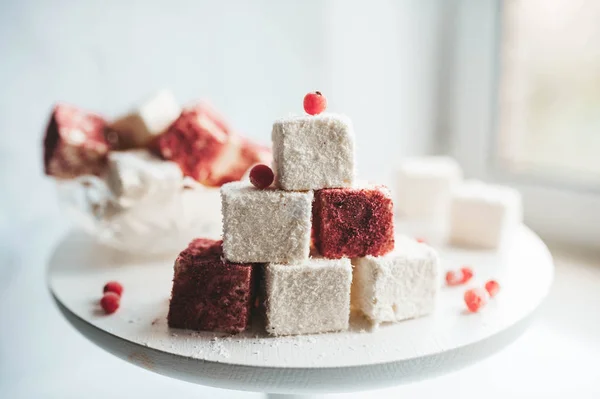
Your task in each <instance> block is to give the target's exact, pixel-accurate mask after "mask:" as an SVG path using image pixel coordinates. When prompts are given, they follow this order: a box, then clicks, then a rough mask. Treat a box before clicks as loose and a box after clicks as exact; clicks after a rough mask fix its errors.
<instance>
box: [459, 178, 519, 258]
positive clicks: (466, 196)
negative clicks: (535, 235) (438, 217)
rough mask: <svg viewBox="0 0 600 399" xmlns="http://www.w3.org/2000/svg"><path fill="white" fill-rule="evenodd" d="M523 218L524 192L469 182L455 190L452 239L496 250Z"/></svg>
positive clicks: (468, 244) (467, 244) (462, 243)
mask: <svg viewBox="0 0 600 399" xmlns="http://www.w3.org/2000/svg"><path fill="white" fill-rule="evenodd" d="M522 220H523V205H522V200H521V194H520V193H519V192H518V191H517V190H515V189H513V188H510V187H506V186H499V185H492V184H486V183H483V182H480V181H466V182H464V183H463V184H461V185H460V186H458V187H457V188H456V189H455V190H454V191H453V193H452V200H451V206H450V241H451V242H452V243H454V244H458V245H464V246H470V247H481V248H488V249H493V248H497V247H498V246H499V245H501V243H502V241H503V240H504V239H505V237H507V236H508V235H509V234H510V232H511V231H513V229H514V228H515V227H516V226H517V225H518V224H520V223H521V222H522Z"/></svg>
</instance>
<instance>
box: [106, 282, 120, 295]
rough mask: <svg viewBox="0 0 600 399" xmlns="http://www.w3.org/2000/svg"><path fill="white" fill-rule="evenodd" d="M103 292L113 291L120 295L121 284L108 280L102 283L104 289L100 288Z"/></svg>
mask: <svg viewBox="0 0 600 399" xmlns="http://www.w3.org/2000/svg"><path fill="white" fill-rule="evenodd" d="M102 292H104V293H105V294H106V293H107V292H114V293H115V294H117V295H118V296H121V294H122V293H123V286H122V285H121V283H119V282H118V281H109V282H108V283H106V284H105V285H104V289H103V290H102Z"/></svg>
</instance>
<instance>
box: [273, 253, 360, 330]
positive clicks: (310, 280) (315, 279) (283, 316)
mask: <svg viewBox="0 0 600 399" xmlns="http://www.w3.org/2000/svg"><path fill="white" fill-rule="evenodd" d="M264 282H265V294H266V316H267V324H266V327H267V332H268V333H269V334H272V335H297V334H313V333H323V332H329V331H341V330H346V329H348V323H349V318H350V286H351V283H352V266H351V264H350V260H349V259H323V258H311V259H309V260H307V261H304V262H302V263H297V264H290V265H281V264H268V265H267V266H266V267H265V281H264Z"/></svg>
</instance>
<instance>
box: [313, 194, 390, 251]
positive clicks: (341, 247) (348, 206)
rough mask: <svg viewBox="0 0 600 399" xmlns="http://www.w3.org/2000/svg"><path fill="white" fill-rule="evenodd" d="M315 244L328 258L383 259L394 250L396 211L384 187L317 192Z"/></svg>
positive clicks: (314, 205) (314, 211)
mask: <svg viewBox="0 0 600 399" xmlns="http://www.w3.org/2000/svg"><path fill="white" fill-rule="evenodd" d="M313 240H314V244H315V247H316V248H317V250H318V251H319V253H320V254H321V255H323V256H324V257H327V258H342V257H348V258H355V257H359V256H366V255H373V256H381V255H384V254H386V253H388V252H390V251H391V250H393V249H394V211H393V203H392V198H391V195H390V193H389V191H388V189H387V188H385V187H383V186H370V187H364V188H327V189H323V190H318V191H315V201H314V203H313Z"/></svg>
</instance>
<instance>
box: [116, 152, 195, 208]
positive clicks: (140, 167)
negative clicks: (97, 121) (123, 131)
mask: <svg viewBox="0 0 600 399" xmlns="http://www.w3.org/2000/svg"><path fill="white" fill-rule="evenodd" d="M106 183H107V185H108V188H109V189H110V190H111V192H112V194H113V196H114V198H115V200H116V202H117V203H119V205H121V206H124V207H128V206H132V205H133V204H135V203H139V202H140V201H142V200H144V199H147V198H152V199H153V200H155V201H160V199H163V198H167V197H170V196H172V195H173V193H174V192H177V191H180V190H181V188H182V187H183V173H182V172H181V169H180V168H179V166H178V165H177V164H176V163H174V162H170V161H164V160H162V159H160V158H158V157H156V156H154V155H152V154H151V153H150V152H148V151H146V150H134V151H113V152H110V153H109V155H108V173H107V176H106Z"/></svg>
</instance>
